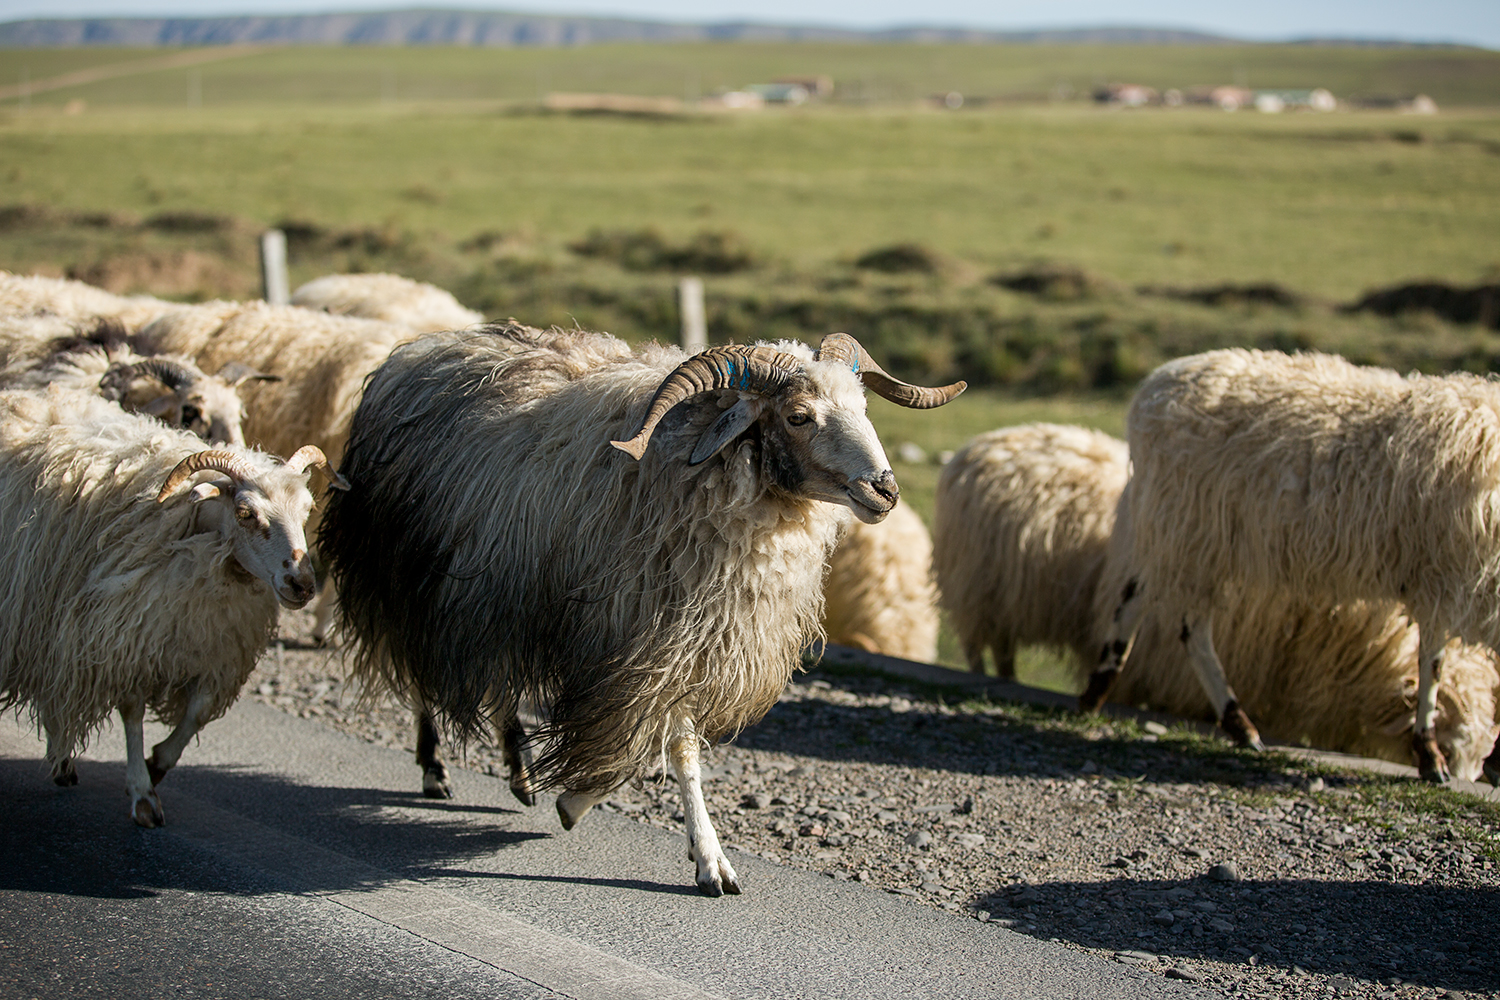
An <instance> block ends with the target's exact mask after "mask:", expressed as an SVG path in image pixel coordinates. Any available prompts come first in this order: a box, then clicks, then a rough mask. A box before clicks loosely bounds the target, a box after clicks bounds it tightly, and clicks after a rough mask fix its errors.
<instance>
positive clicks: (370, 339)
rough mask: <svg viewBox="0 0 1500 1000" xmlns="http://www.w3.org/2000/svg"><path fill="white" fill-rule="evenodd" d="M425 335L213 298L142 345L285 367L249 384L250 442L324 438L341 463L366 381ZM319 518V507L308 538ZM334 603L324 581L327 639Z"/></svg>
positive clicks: (161, 325) (147, 335)
mask: <svg viewBox="0 0 1500 1000" xmlns="http://www.w3.org/2000/svg"><path fill="white" fill-rule="evenodd" d="M417 336H419V334H418V332H417V331H415V330H413V329H411V328H410V327H406V326H401V325H399V324H395V323H387V322H382V321H379V320H373V319H361V318H356V317H350V316H332V315H329V314H327V313H323V312H318V311H316V310H312V309H303V308H300V307H297V306H272V305H267V304H266V303H263V302H246V303H236V302H207V303H202V304H200V305H195V306H188V307H183V308H179V309H176V310H173V311H171V312H168V313H166V314H164V315H162V316H161V317H159V318H158V319H156V320H155V321H153V322H152V323H150V324H149V325H147V326H146V327H145V328H144V329H143V330H142V331H141V334H140V344H141V348H142V350H147V351H151V352H155V353H173V354H183V355H187V356H188V357H191V358H193V359H194V360H196V361H197V363H198V364H199V365H201V366H203V367H204V368H205V369H210V370H212V369H214V368H217V367H219V366H222V365H226V364H229V363H231V362H236V361H238V362H242V363H244V364H247V365H250V366H252V367H254V368H255V369H258V370H260V371H270V372H276V373H277V374H278V375H280V376H281V377H282V381H280V382H276V383H263V384H258V385H247V386H245V387H244V390H243V397H244V400H245V437H246V439H247V440H248V441H250V442H251V443H253V444H256V445H258V446H260V447H262V448H265V449H266V450H267V451H271V452H275V453H279V454H285V453H287V451H289V450H290V449H291V448H294V447H298V446H299V444H301V443H311V444H315V445H317V446H318V447H319V448H320V449H321V450H322V451H323V453H324V454H325V455H327V456H328V459H329V461H330V462H332V463H334V465H335V466H337V464H338V462H339V460H340V458H341V456H342V455H343V453H344V441H345V439H346V438H347V436H348V433H349V419H350V417H351V416H353V414H354V405H355V403H356V402H357V401H358V399H359V395H360V392H361V390H362V388H363V386H364V381H365V377H366V376H368V375H369V374H370V373H371V372H372V371H374V370H375V368H376V367H377V366H379V364H380V363H381V362H382V361H384V360H385V359H386V356H387V355H388V354H390V352H391V349H392V348H393V347H395V346H396V345H397V344H401V343H404V342H406V341H408V340H412V339H414V338H415V337H417ZM318 517H319V512H318V511H314V512H313V516H312V521H311V522H310V523H309V525H308V532H309V534H313V533H315V532H316V529H317V521H318ZM335 600H336V598H335V591H334V590H333V589H332V588H329V587H327V586H325V587H324V588H323V591H322V593H321V594H320V595H319V598H318V602H317V605H316V607H315V609H314V618H315V621H314V625H313V635H314V638H316V639H317V640H318V641H319V642H323V641H326V640H327V639H328V636H329V627H330V625H331V622H332V617H333V610H334V604H335Z"/></svg>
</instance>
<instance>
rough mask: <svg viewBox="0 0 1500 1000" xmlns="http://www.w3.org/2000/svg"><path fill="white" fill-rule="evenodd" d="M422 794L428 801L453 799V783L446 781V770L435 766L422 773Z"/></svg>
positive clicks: (441, 766) (440, 765) (438, 765)
mask: <svg viewBox="0 0 1500 1000" xmlns="http://www.w3.org/2000/svg"><path fill="white" fill-rule="evenodd" d="M422 794H423V795H424V796H426V797H427V798H429V799H451V798H453V782H451V781H449V780H448V769H447V768H446V767H444V766H443V765H442V764H435V765H433V766H432V767H428V768H425V769H423V771H422Z"/></svg>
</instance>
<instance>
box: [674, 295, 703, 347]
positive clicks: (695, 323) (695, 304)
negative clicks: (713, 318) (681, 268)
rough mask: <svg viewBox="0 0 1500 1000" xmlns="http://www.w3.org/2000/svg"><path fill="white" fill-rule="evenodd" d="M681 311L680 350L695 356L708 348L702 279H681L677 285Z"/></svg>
mask: <svg viewBox="0 0 1500 1000" xmlns="http://www.w3.org/2000/svg"><path fill="white" fill-rule="evenodd" d="M677 303H678V306H679V307H680V308H681V310H682V349H683V350H684V351H686V352H688V353H689V354H697V353H698V352H699V351H701V350H704V349H705V348H707V347H708V320H707V317H706V314H705V312H704V309H703V279H702V278H692V277H688V278H683V279H682V281H680V282H678V284H677Z"/></svg>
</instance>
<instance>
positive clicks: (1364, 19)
mask: <svg viewBox="0 0 1500 1000" xmlns="http://www.w3.org/2000/svg"><path fill="white" fill-rule="evenodd" d="M412 7H435V8H449V9H451V8H456V7H463V8H475V9H483V10H510V11H522V12H528V13H544V14H593V15H601V14H602V15H609V16H619V17H632V18H645V19H651V20H671V21H696V22H712V21H731V20H736V21H737V20H748V21H762V22H774V23H778V24H780V23H791V24H823V25H833V26H840V27H854V28H881V27H891V26H895V25H910V24H925V25H942V26H960V27H973V28H991V29H1001V30H1014V29H1028V28H1068V27H1097V26H1100V25H1113V26H1146V27H1166V28H1185V29H1192V30H1199V31H1208V32H1212V33H1216V34H1224V35H1230V36H1233V37H1237V38H1245V39H1248V40H1255V41H1274V40H1280V39H1289V38H1306V37H1310V36H1320V37H1327V36H1337V37H1361V38H1398V39H1405V40H1408V41H1439V42H1460V43H1464V44H1469V45H1480V46H1484V47H1485V48H1491V49H1500V0H1418V2H1414V0H1256V2H1254V3H1212V2H1205V0H1192V2H1189V0H1134V2H1132V0H1116V2H1108V0H1060V2H1047V3H1037V2H1031V3H1008V2H1003V0H921V2H913V0H518V2H515V3H506V2H475V0H425V2H424V0H406V2H402V0H314V2H308V0H304V2H300V3H299V2H297V0H0V21H15V20H21V19H26V18H37V17H40V18H54V17H81V16H108V17H132V16H161V15H176V16H215V15H230V14H288V13H295V14H312V13H327V12H330V11H350V10H359V11H362V10H388V9H401V8H412Z"/></svg>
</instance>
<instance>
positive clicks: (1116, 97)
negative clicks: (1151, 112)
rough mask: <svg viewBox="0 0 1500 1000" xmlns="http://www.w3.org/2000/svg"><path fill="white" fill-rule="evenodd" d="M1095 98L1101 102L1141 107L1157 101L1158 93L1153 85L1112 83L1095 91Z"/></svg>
mask: <svg viewBox="0 0 1500 1000" xmlns="http://www.w3.org/2000/svg"><path fill="white" fill-rule="evenodd" d="M1094 100H1095V101H1096V102H1097V103H1099V104H1113V105H1115V106H1117V107H1122V108H1140V107H1144V106H1146V105H1147V104H1155V103H1157V93H1156V90H1155V89H1154V88H1152V87H1146V86H1142V85H1141V84H1138V83H1111V84H1110V85H1109V86H1107V87H1100V88H1098V89H1097V90H1095V91H1094Z"/></svg>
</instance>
